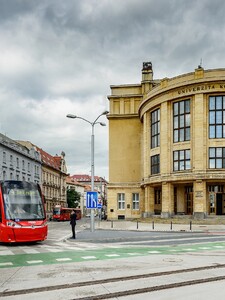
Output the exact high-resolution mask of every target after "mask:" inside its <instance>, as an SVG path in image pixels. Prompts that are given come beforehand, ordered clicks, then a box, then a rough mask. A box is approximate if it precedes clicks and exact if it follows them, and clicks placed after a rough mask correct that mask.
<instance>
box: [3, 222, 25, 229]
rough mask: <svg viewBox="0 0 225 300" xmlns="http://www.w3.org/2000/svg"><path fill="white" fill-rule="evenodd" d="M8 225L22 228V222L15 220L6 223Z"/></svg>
mask: <svg viewBox="0 0 225 300" xmlns="http://www.w3.org/2000/svg"><path fill="white" fill-rule="evenodd" d="M6 225H7V226H9V227H13V228H20V227H22V226H21V225H20V224H18V223H16V222H14V221H8V222H7V223H6Z"/></svg>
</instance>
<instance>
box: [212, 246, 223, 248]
mask: <svg viewBox="0 0 225 300" xmlns="http://www.w3.org/2000/svg"><path fill="white" fill-rule="evenodd" d="M213 247H214V248H224V246H213Z"/></svg>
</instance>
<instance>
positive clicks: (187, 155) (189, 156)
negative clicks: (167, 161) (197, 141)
mask: <svg viewBox="0 0 225 300" xmlns="http://www.w3.org/2000/svg"><path fill="white" fill-rule="evenodd" d="M185 155H186V159H190V158H191V151H190V150H186V151H185Z"/></svg>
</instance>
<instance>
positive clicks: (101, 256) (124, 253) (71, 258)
mask: <svg viewBox="0 0 225 300" xmlns="http://www.w3.org/2000/svg"><path fill="white" fill-rule="evenodd" d="M219 250H221V251H224V250H225V242H211V243H201V244H189V245H177V246H176V245H172V246H158V247H133V246H130V247H118V248H107V247H104V248H103V249H92V250H63V251H62V252H56V253H55V252H44V253H34V254H14V255H0V268H15V267H24V266H34V265H50V264H62V263H74V262H84V261H94V260H95V261H96V260H107V259H120V258H129V257H130V258H131V257H133V258H134V257H135V256H149V255H153V254H154V255H160V254H162V255H165V254H166V255H177V254H182V253H196V252H207V251H209V252H210V251H219Z"/></svg>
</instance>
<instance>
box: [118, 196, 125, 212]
mask: <svg viewBox="0 0 225 300" xmlns="http://www.w3.org/2000/svg"><path fill="white" fill-rule="evenodd" d="M117 209H118V210H125V193H117Z"/></svg>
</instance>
